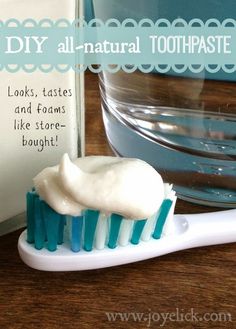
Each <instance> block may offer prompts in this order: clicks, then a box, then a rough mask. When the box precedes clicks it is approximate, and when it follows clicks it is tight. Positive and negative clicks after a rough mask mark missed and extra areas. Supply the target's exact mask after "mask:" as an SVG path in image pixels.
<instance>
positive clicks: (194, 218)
mask: <svg viewBox="0 0 236 329" xmlns="http://www.w3.org/2000/svg"><path fill="white" fill-rule="evenodd" d="M178 216H179V217H181V215H178ZM176 217H177V216H176ZM183 217H185V218H186V220H187V223H188V224H186V225H188V229H187V230H186V232H185V234H184V235H185V237H184V236H183V237H184V240H185V248H194V247H201V246H210V245H217V244H224V243H231V242H236V209H233V210H226V211H219V212H214V213H203V214H195V215H183Z"/></svg>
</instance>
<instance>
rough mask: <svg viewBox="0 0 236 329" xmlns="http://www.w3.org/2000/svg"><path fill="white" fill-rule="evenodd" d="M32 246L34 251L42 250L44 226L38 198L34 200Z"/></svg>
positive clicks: (44, 235)
mask: <svg viewBox="0 0 236 329" xmlns="http://www.w3.org/2000/svg"><path fill="white" fill-rule="evenodd" d="M34 220H35V222H34V225H35V232H34V245H35V248H36V249H42V248H43V247H44V243H45V238H46V234H45V225H44V220H43V214H42V208H41V200H40V199H39V197H36V198H35V199H34Z"/></svg>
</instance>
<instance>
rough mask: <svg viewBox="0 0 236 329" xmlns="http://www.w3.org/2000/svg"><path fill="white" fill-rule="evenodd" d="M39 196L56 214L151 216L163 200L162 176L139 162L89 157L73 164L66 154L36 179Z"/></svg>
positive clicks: (127, 159) (144, 163)
mask: <svg viewBox="0 0 236 329" xmlns="http://www.w3.org/2000/svg"><path fill="white" fill-rule="evenodd" d="M34 186H35V189H36V192H37V193H38V194H39V196H40V197H41V198H42V199H43V200H44V201H45V202H47V203H48V204H49V205H50V207H52V208H53V209H54V210H55V211H56V212H58V213H60V214H63V215H71V216H79V215H81V212H82V211H83V210H84V209H95V210H100V211H101V212H103V213H106V214H111V213H116V214H120V215H122V216H123V217H125V218H128V219H145V218H149V217H151V216H152V215H153V214H154V213H155V212H156V211H157V210H158V209H159V207H160V205H161V203H162V201H163V199H164V184H163V180H162V178H161V176H160V175H159V174H158V173H157V171H156V170H155V169H154V168H153V167H151V166H150V165H149V164H147V163H146V162H144V161H142V160H138V159H129V158H117V157H109V156H88V157H82V158H78V159H77V160H75V161H74V162H72V161H71V160H70V159H69V156H68V155H67V154H65V155H64V156H63V158H62V160H61V162H60V164H59V166H55V167H49V168H46V169H44V170H43V171H42V172H41V173H39V174H38V175H37V176H36V177H35V178H34Z"/></svg>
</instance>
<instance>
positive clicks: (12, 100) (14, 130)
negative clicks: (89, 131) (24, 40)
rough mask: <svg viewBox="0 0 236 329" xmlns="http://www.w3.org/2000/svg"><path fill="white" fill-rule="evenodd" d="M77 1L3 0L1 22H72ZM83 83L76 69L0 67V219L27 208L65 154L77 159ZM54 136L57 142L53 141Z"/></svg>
mask: <svg viewBox="0 0 236 329" xmlns="http://www.w3.org/2000/svg"><path fill="white" fill-rule="evenodd" d="M77 5H78V1H77V0H60V1H58V0H40V1H35V0H0V13H1V20H3V21H6V20H8V19H11V18H15V19H18V20H19V21H23V20H24V19H27V18H33V19H35V20H36V21H39V20H42V19H45V18H49V19H52V20H58V19H61V18H66V19H68V20H70V21H73V20H74V19H75V18H76V16H77V10H78V7H77ZM80 82H81V80H80V81H79V79H78V76H77V75H76V74H75V72H74V71H73V70H70V71H68V72H66V73H60V72H57V71H56V70H53V71H52V72H50V73H43V72H41V71H40V70H36V71H34V72H32V73H26V72H24V71H23V70H20V71H18V72H16V73H10V72H7V71H6V70H3V71H0V116H1V119H0V140H1V142H0V154H1V155H0V223H1V222H3V221H5V220H7V219H9V218H12V217H13V216H15V215H18V214H20V213H22V212H23V211H24V210H25V193H26V192H27V190H28V189H29V188H30V187H31V184H32V178H33V177H34V176H35V175H36V174H37V173H38V172H39V171H40V170H42V169H43V168H45V167H46V166H51V165H55V164H56V163H58V161H59V160H60V158H61V157H62V155H63V154H64V153H65V152H67V153H69V155H70V157H71V158H77V156H78V134H79V131H78V128H79V125H78V122H79V119H80V116H79V109H80V105H79V101H80V100H81V99H80V97H82V96H81V95H79V94H78V90H80V86H81V83H80ZM44 89H45V90H46V91H45V93H46V94H48V93H50V90H51V91H53V92H54V91H55V90H56V93H57V94H58V95H57V96H55V93H54V95H53V97H50V95H49V96H46V97H45V96H44V94H43V90H44ZM29 90H30V91H29ZM32 90H33V94H32ZM59 90H61V91H62V92H63V90H66V91H65V93H67V96H66V97H64V95H62V96H61V95H59V94H60V92H59ZM51 93H52V92H51ZM18 94H19V96H16V95H18ZM23 94H24V95H23ZM78 100H79V101H78ZM77 101H78V103H77ZM29 105H31V108H32V111H31V113H28V114H27V113H23V112H21V113H18V112H16V107H18V106H19V107H20V108H21V107H23V106H25V107H28V106H29ZM38 106H39V107H40V108H43V107H47V108H62V107H64V109H62V111H61V113H59V114H58V112H53V113H52V112H51V113H50V111H48V112H47V111H46V112H44V113H43V111H42V110H40V111H39V112H37V108H38ZM41 121H43V125H47V124H48V125H50V124H55V123H57V124H58V125H60V127H61V128H60V129H58V130H57V129H52V130H50V129H49V130H47V129H46V128H44V126H43V127H41V126H39V129H38V126H37V122H38V123H39V124H40V122H41ZM26 123H28V124H30V125H31V129H30V130H27V129H26ZM52 137H53V138H54V140H53V143H51V144H50V145H49V142H51V138H52ZM45 140H46V141H45ZM30 141H32V143H33V142H34V143H36V142H37V143H38V142H39V141H40V142H41V141H42V142H44V141H45V142H44V143H45V146H44V148H43V147H42V145H40V146H35V145H34V144H33V146H32V145H31V144H30V143H31V142H30ZM46 143H47V144H46ZM79 154H80V153H79ZM1 233H2V232H1V229H0V235H1Z"/></svg>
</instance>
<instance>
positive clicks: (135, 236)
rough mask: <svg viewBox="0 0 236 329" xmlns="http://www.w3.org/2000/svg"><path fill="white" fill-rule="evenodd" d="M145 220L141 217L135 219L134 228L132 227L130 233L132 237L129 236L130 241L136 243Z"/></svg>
mask: <svg viewBox="0 0 236 329" xmlns="http://www.w3.org/2000/svg"><path fill="white" fill-rule="evenodd" d="M146 222H147V220H146V219H143V220H138V221H136V223H135V225H134V229H133V233H132V237H131V243H132V244H138V243H139V240H140V237H141V234H142V232H143V229H144V226H145V224H146Z"/></svg>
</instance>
